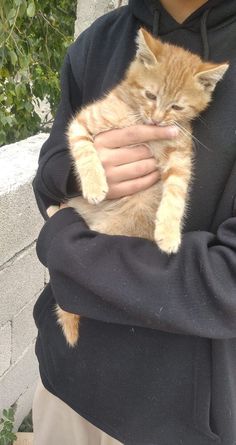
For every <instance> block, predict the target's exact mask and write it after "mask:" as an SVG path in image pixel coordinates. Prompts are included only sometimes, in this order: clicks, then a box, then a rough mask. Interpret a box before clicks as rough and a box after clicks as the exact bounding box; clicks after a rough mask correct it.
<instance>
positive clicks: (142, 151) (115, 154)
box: [97, 145, 152, 167]
mask: <svg viewBox="0 0 236 445" xmlns="http://www.w3.org/2000/svg"><path fill="white" fill-rule="evenodd" d="M97 152H98V154H99V157H100V159H101V162H102V164H103V166H104V167H106V166H109V165H113V166H118V165H123V164H129V163H131V162H135V161H141V160H143V159H148V158H152V154H151V151H150V149H149V148H148V147H147V146H146V145H136V146H135V147H122V148H116V149H114V150H111V149H110V148H101V147H100V148H97Z"/></svg>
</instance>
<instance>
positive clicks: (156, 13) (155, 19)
mask: <svg viewBox="0 0 236 445" xmlns="http://www.w3.org/2000/svg"><path fill="white" fill-rule="evenodd" d="M153 13H154V17H153V26H152V33H153V36H154V37H158V34H159V23H160V15H161V13H160V11H159V9H157V8H155V9H154V11H153Z"/></svg>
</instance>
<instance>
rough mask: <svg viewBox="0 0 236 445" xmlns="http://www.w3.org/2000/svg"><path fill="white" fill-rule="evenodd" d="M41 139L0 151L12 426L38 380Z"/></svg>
mask: <svg viewBox="0 0 236 445" xmlns="http://www.w3.org/2000/svg"><path fill="white" fill-rule="evenodd" d="M46 137H47V135H45V134H40V135H37V136H33V137H31V138H29V139H27V140H25V141H21V142H17V143H16V144H11V145H7V146H5V147H1V148H0V413H1V411H2V409H3V408H8V407H9V406H10V405H12V404H13V403H14V402H17V412H16V427H17V426H18V425H19V424H20V423H21V421H22V419H23V418H24V417H25V415H26V414H28V412H29V411H30V409H31V405H32V396H33V391H34V388H35V383H36V380H37V378H38V366H37V361H36V358H35V354H34V342H35V337H36V328H35V325H34V321H33V317H32V309H33V305H34V303H35V301H36V299H37V297H38V295H39V293H40V292H41V290H42V289H43V288H44V286H45V281H46V276H45V270H44V268H43V267H42V266H41V264H40V263H39V261H38V259H37V257H36V253H35V241H36V238H37V236H38V233H39V231H40V228H41V227H42V224H43V220H42V218H41V216H40V214H39V212H38V209H37V206H36V203H35V199H34V196H33V191H32V185H31V183H32V179H33V177H34V175H35V172H36V168H37V161H38V154H39V150H40V148H41V146H42V143H43V142H44V141H45V139H46Z"/></svg>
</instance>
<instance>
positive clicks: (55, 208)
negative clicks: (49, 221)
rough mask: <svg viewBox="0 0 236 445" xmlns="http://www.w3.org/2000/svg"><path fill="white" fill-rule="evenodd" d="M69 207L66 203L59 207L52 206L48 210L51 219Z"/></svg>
mask: <svg viewBox="0 0 236 445" xmlns="http://www.w3.org/2000/svg"><path fill="white" fill-rule="evenodd" d="M67 207H69V206H68V205H67V203H66V202H63V203H61V204H60V205H59V206H50V207H48V208H47V215H48V216H49V218H51V217H52V216H53V215H55V213H57V212H58V211H59V210H61V209H66V208H67Z"/></svg>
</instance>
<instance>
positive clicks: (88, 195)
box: [81, 171, 108, 204]
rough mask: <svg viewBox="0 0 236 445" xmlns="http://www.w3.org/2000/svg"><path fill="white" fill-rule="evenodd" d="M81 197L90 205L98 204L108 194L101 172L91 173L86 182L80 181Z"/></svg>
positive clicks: (103, 175) (104, 177)
mask: <svg viewBox="0 0 236 445" xmlns="http://www.w3.org/2000/svg"><path fill="white" fill-rule="evenodd" d="M81 182H82V190H83V197H84V198H85V199H87V201H88V202H89V203H90V204H99V203H100V202H102V201H103V200H104V199H105V198H106V195H107V193H108V185H107V181H106V176H105V174H104V173H103V172H97V171H96V172H92V174H88V175H87V176H86V180H82V181H81Z"/></svg>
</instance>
